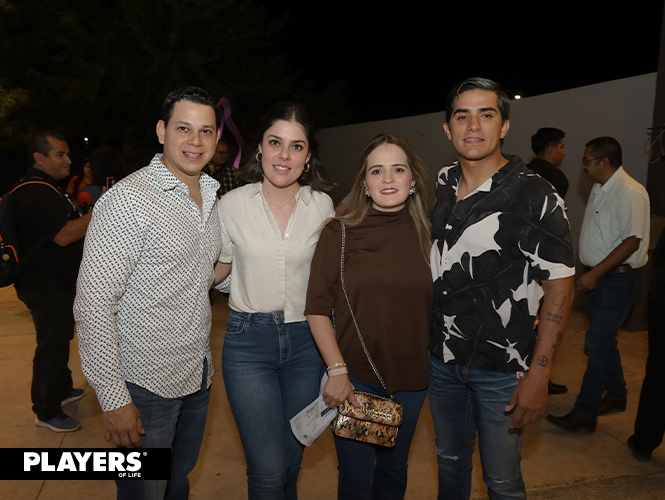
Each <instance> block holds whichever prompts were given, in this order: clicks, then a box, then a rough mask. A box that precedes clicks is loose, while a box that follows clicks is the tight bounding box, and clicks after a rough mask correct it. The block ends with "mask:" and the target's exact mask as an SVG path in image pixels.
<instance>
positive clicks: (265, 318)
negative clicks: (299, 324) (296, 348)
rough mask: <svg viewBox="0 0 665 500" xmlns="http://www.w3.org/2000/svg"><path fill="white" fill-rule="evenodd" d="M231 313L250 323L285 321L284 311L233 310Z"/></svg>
mask: <svg viewBox="0 0 665 500" xmlns="http://www.w3.org/2000/svg"><path fill="white" fill-rule="evenodd" d="M231 314H232V315H234V316H235V317H236V318H237V319H240V320H242V321H248V322H250V323H277V324H280V323H284V311H272V312H268V313H246V312H240V311H234V310H231Z"/></svg>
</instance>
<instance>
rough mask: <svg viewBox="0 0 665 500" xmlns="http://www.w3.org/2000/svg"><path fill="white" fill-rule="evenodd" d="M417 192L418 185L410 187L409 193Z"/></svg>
mask: <svg viewBox="0 0 665 500" xmlns="http://www.w3.org/2000/svg"><path fill="white" fill-rule="evenodd" d="M415 192H416V186H411V189H409V194H413V193H415Z"/></svg>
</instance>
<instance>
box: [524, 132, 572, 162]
mask: <svg viewBox="0 0 665 500" xmlns="http://www.w3.org/2000/svg"><path fill="white" fill-rule="evenodd" d="M564 137H566V133H565V132H564V131H563V130H559V129H558V128H552V127H543V128H541V129H539V130H538V132H536V133H535V134H533V135H532V136H531V149H532V150H533V152H534V153H536V156H538V155H541V154H543V153H545V152H546V151H547V148H549V147H550V146H556V145H557V144H559V143H560V142H561V141H562V140H563V138H564Z"/></svg>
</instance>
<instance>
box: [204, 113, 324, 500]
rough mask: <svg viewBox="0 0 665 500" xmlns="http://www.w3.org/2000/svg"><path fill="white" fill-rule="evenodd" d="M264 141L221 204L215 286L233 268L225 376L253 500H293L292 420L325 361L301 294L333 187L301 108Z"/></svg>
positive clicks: (298, 451)
mask: <svg viewBox="0 0 665 500" xmlns="http://www.w3.org/2000/svg"><path fill="white" fill-rule="evenodd" d="M259 140H260V142H259V144H258V147H257V149H256V155H255V157H253V158H252V160H251V161H249V162H248V163H247V164H245V165H244V166H243V167H242V168H241V169H240V172H239V176H240V177H242V178H243V179H245V180H247V181H249V182H250V184H247V185H245V186H242V187H240V188H237V189H234V190H233V191H230V192H228V193H227V194H225V195H224V196H223V197H222V198H221V200H220V205H219V216H220V220H221V225H222V253H221V255H220V257H219V261H220V262H219V263H218V264H217V266H216V268H215V274H216V278H217V279H221V278H222V277H224V276H226V275H227V274H228V273H229V272H230V269H231V266H233V279H232V280H231V295H230V298H229V307H230V308H231V314H230V315H229V319H228V323H227V325H226V336H225V339H224V350H223V353H222V372H223V374H224V384H225V386H226V393H227V396H228V398H229V402H230V404H231V409H232V411H233V416H234V418H235V421H236V426H237V427H238V433H239V434H240V439H241V441H242V446H243V450H244V452H245V460H246V462H247V478H248V489H249V498H250V499H268V498H270V499H294V498H297V494H296V481H297V479H298V473H299V471H300V463H301V462H302V456H303V447H302V446H301V445H300V443H299V442H298V441H297V440H296V438H295V437H294V436H293V433H292V432H291V428H290V424H289V420H290V419H291V418H292V417H293V416H294V415H295V414H296V413H298V412H299V411H300V410H302V409H303V408H304V407H305V406H306V405H307V404H309V403H311V402H312V401H313V400H314V399H315V398H316V397H317V395H318V389H319V378H318V371H319V363H320V361H319V360H320V358H319V353H318V351H317V349H316V346H315V344H314V341H313V339H312V335H311V333H310V330H309V327H308V325H307V321H305V316H304V311H305V295H306V292H307V282H308V279H309V269H310V264H311V260H312V256H313V254H314V249H315V248H316V243H317V241H318V239H319V233H320V231H321V227H322V223H323V222H324V221H325V220H326V219H327V218H328V217H332V216H334V209H333V204H332V201H331V199H330V197H328V195H326V194H324V193H322V191H323V190H324V189H329V188H330V187H332V185H333V184H332V182H331V181H330V180H329V179H328V178H327V177H326V175H325V173H324V172H323V169H322V165H321V163H320V162H319V160H318V159H317V158H316V149H317V143H316V139H315V137H314V129H313V126H312V123H311V120H310V118H309V113H308V111H307V109H306V108H305V107H304V106H302V105H300V104H296V103H290V102H287V103H280V104H277V105H276V106H273V107H272V108H271V109H270V110H269V111H268V113H267V114H266V116H265V117H264V118H263V122H262V128H261V134H260V135H259Z"/></svg>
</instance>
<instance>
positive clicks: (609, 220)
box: [594, 211, 620, 250]
mask: <svg viewBox="0 0 665 500" xmlns="http://www.w3.org/2000/svg"><path fill="white" fill-rule="evenodd" d="M594 223H595V224H596V227H597V229H598V232H599V233H600V238H601V239H602V241H603V244H604V245H605V247H607V249H609V250H612V249H614V247H616V246H617V243H616V242H617V239H618V238H620V235H619V223H618V220H616V216H615V214H613V213H612V212H605V211H598V212H596V214H595V217H594Z"/></svg>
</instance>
